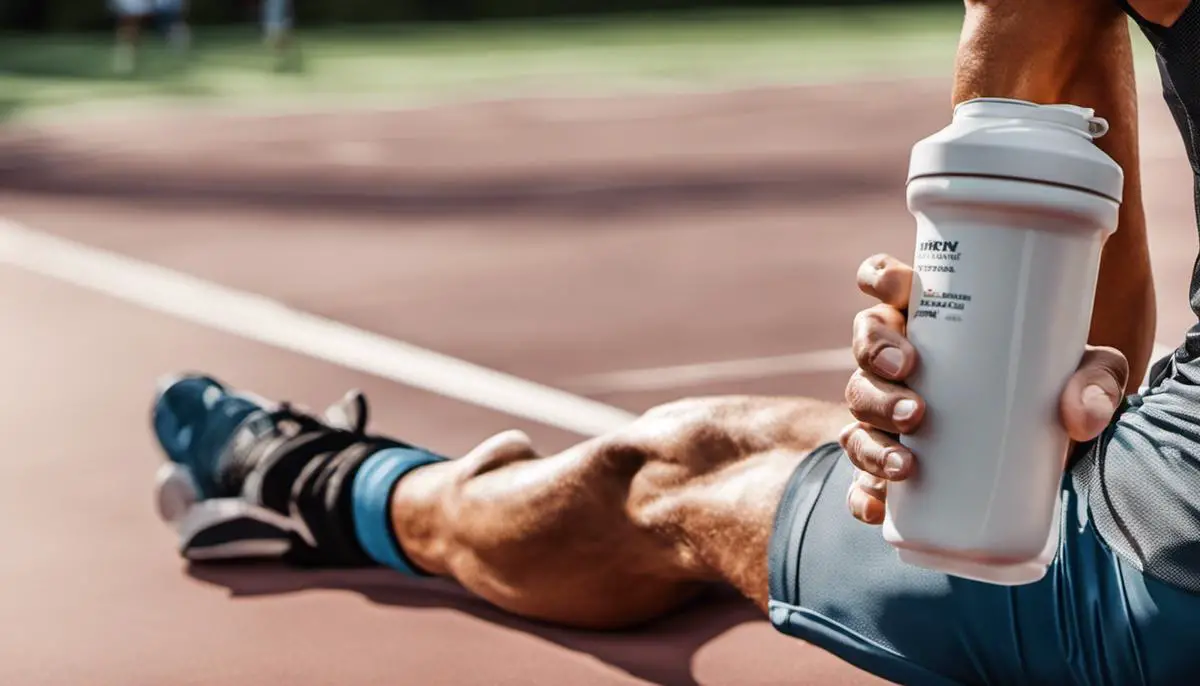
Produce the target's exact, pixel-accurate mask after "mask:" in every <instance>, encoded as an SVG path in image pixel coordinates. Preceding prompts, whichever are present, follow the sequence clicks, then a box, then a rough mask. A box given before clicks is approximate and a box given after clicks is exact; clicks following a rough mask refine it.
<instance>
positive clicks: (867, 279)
mask: <svg viewBox="0 0 1200 686" xmlns="http://www.w3.org/2000/svg"><path fill="white" fill-rule="evenodd" d="M858 280H859V281H860V282H862V283H864V284H866V285H867V286H870V287H871V288H874V287H875V284H876V283H877V282H878V281H879V270H878V269H876V268H875V265H874V264H871V263H870V262H863V263H862V265H861V266H860V267H859V268H858Z"/></svg>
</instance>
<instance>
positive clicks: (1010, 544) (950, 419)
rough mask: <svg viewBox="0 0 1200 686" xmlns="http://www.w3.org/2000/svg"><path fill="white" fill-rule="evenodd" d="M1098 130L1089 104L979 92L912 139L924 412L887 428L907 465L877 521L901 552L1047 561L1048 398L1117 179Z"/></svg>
mask: <svg viewBox="0 0 1200 686" xmlns="http://www.w3.org/2000/svg"><path fill="white" fill-rule="evenodd" d="M1107 130H1108V124H1107V122H1105V121H1104V120H1103V119H1100V118H1098V117H1095V116H1094V114H1093V112H1092V111H1091V110H1087V109H1083V108H1078V107H1073V106H1069V105H1035V104H1033V103H1029V102H1023V101H1018V100H1004V99H996V98H982V99H977V100H971V101H968V102H964V103H962V104H961V105H959V106H958V107H957V108H956V109H955V111H954V119H953V122H952V123H951V124H950V125H949V126H948V127H947V128H945V129H944V130H942V131H940V132H938V133H936V134H934V135H933V136H930V137H929V138H926V139H925V140H922V141H920V142H919V143H917V144H916V146H915V147H914V148H913V151H912V159H911V164H910V168H909V182H908V207H909V210H910V211H911V212H912V214H913V215H914V216H915V217H916V220H917V245H916V255H915V259H914V261H913V266H914V269H915V270H916V276H915V278H914V280H913V290H912V299H911V301H910V304H909V312H908V338H909V340H911V341H912V343H913V345H914V346H915V347H916V349H917V352H918V354H919V356H920V362H919V363H918V365H917V369H916V370H915V372H914V374H913V376H912V377H911V379H910V380H909V385H910V386H911V387H912V388H913V390H915V391H916V392H917V393H919V394H920V395H921V396H922V397H923V398H924V399H925V401H926V404H927V411H926V414H925V418H924V420H923V422H922V425H921V426H920V428H919V429H918V430H917V431H916V432H915V433H914V434H912V435H910V436H904V437H902V438H901V440H902V442H903V444H904V445H906V446H907V447H909V448H910V449H911V450H912V451H913V452H914V453H915V454H916V456H917V469H916V471H915V474H914V475H913V476H912V477H911V478H910V479H908V480H906V481H903V482H899V483H895V484H891V485H890V486H889V488H888V498H887V518H886V520H885V522H884V529H883V535H884V538H885V539H886V540H887V541H888V542H889V543H891V544H892V545H893V546H894V547H896V548H897V550H898V552H899V555H900V557H901V559H902V560H904V561H906V562H908V563H910V564H914V565H917V566H920V567H925V568H929V569H935V570H939V571H942V572H946V573H948V574H952V575H954V576H959V577H965V578H969V579H975V580H978V581H985V582H989V583H994V584H1001V585H1019V584H1025V583H1032V582H1034V581H1037V580H1038V579H1040V578H1042V577H1043V576H1044V575H1045V573H1046V568H1047V566H1048V565H1049V564H1050V562H1051V561H1052V560H1053V559H1054V555H1055V553H1056V552H1057V548H1058V541H1059V536H1058V521H1059V511H1060V509H1061V503H1060V491H1059V486H1060V482H1061V479H1062V476H1063V468H1064V461H1065V457H1066V450H1067V447H1068V443H1069V439H1068V437H1067V435H1066V432H1065V431H1064V429H1063V428H1062V424H1061V421H1060V419H1059V410H1058V407H1059V396H1060V394H1061V393H1062V390H1063V388H1064V386H1065V384H1066V382H1067V380H1068V378H1070V376H1071V374H1072V373H1073V372H1074V371H1075V369H1076V367H1077V366H1078V364H1079V361H1080V356H1081V354H1082V353H1083V350H1084V346H1085V344H1086V343H1087V335H1088V329H1089V323H1090V321H1091V314H1092V300H1093V297H1094V295H1095V289H1096V278H1097V273H1098V271H1099V265H1100V251H1101V247H1102V245H1103V243H1104V240H1105V238H1107V237H1108V236H1109V235H1111V234H1112V233H1113V231H1114V230H1115V229H1116V225H1117V211H1118V209H1119V205H1120V201H1121V190H1122V186H1123V180H1124V178H1123V174H1122V171H1121V168H1120V167H1119V166H1118V165H1117V164H1116V163H1115V162H1114V161H1113V160H1112V159H1111V158H1109V157H1108V156H1107V155H1105V154H1104V153H1103V152H1102V151H1101V150H1100V149H1099V148H1097V147H1096V146H1095V144H1094V143H1093V139H1094V138H1097V137H1100V136H1102V135H1104V134H1105V133H1106V132H1107Z"/></svg>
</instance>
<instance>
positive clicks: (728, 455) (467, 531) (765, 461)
mask: <svg viewBox="0 0 1200 686" xmlns="http://www.w3.org/2000/svg"><path fill="white" fill-rule="evenodd" d="M848 421H850V417H849V414H848V413H847V412H846V411H845V409H843V408H841V407H839V406H835V405H831V404H827V403H822V402H818V401H813V400H804V399H774V398H714V399H703V400H688V401H683V402H679V403H673V404H670V405H666V406H663V407H661V408H658V409H656V410H653V411H651V412H649V413H647V414H646V415H645V416H644V417H642V418H641V419H639V420H638V421H637V422H635V423H634V424H632V425H631V426H630V427H628V428H627V429H626V430H624V431H621V432H618V433H616V434H613V435H610V436H607V437H603V438H599V439H595V440H592V441H588V442H586V443H583V444H580V445H578V446H576V447H574V448H571V449H570V450H567V451H565V452H563V453H560V454H558V455H554V456H550V457H539V456H538V455H537V454H536V453H534V451H533V450H532V448H531V447H530V445H529V443H528V440H527V439H526V438H525V437H524V436H523V435H522V434H520V433H515V432H514V433H508V434H501V435H499V436H497V437H494V438H493V439H491V440H489V441H487V442H485V443H484V444H482V445H480V446H479V447H478V448H476V449H475V450H474V451H472V452H471V453H470V454H469V455H467V456H466V457H464V458H462V459H459V460H454V461H450V462H446V463H442V464H437V465H433V466H430V467H426V468H424V469H421V470H418V471H416V472H414V473H412V474H410V475H409V476H408V477H406V478H404V479H403V480H401V482H400V485H399V487H398V488H397V490H396V493H395V495H394V498H393V502H392V513H393V523H394V525H395V528H396V533H397V536H398V538H399V540H400V542H401V545H402V546H403V548H404V550H405V552H406V553H407V554H408V556H409V557H410V558H411V559H412V560H413V561H414V562H415V563H416V564H417V565H419V566H420V567H422V568H423V569H425V570H426V571H428V572H430V573H433V574H436V575H442V576H450V577H453V578H455V579H457V580H458V581H459V582H460V583H461V584H463V585H464V586H465V587H466V588H468V589H470V590H471V591H473V592H475V593H477V594H478V595H480V596H481V597H483V598H484V599H486V600H488V601H490V602H492V603H494V604H495V605H497V606H499V607H501V608H503V609H505V610H508V611H511V612H513V613H516V614H520V615H524V616H527V617H532V618H536V619H542V620H546V621H552V622H556V623H559V624H565V625H571V626H578V627H587V628H616V627H621V626H627V625H630V624H635V623H638V622H642V621H645V620H648V619H651V618H654V617H656V616H658V615H660V614H662V613H663V612H666V611H668V610H670V609H672V608H674V607H676V606H678V605H679V604H680V603H682V602H683V601H685V600H687V599H689V598H691V597H692V596H693V595H694V594H695V592H696V591H697V590H698V588H699V587H700V586H701V585H702V584H703V583H704V582H712V581H726V582H728V583H730V584H732V585H733V586H735V587H736V588H737V589H738V590H740V591H741V592H742V593H743V594H745V595H746V596H747V597H749V598H750V599H752V600H753V601H754V602H756V603H757V604H758V605H759V606H760V607H763V608H765V607H766V605H767V600H768V597H767V596H768V591H767V585H768V569H767V548H768V543H769V540H770V536H771V530H772V523H773V518H774V514H775V509H776V506H777V505H778V503H779V500H780V498H781V494H782V492H783V489H784V486H785V485H786V483H787V480H788V478H789V477H790V475H791V474H792V472H793V470H794V469H795V468H796V466H797V465H798V464H799V462H800V460H802V459H803V458H804V456H805V455H807V454H808V452H810V451H811V450H812V449H813V448H815V447H816V446H818V445H820V444H822V443H825V442H828V441H830V440H833V438H834V437H835V436H836V435H837V432H838V431H839V429H840V428H841V427H842V426H844V425H845V424H846V423H847V422H848Z"/></svg>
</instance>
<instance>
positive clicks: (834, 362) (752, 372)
mask: <svg viewBox="0 0 1200 686" xmlns="http://www.w3.org/2000/svg"><path fill="white" fill-rule="evenodd" d="M1173 350H1175V348H1174V347H1173V346H1169V345H1162V344H1161V343H1160V344H1156V345H1155V346H1154V351H1153V356H1152V357H1151V361H1152V362H1154V361H1157V360H1158V359H1159V358H1162V357H1164V356H1166V355H1169V354H1170V353H1171V352H1172V351H1173ZM857 366H858V365H857V364H856V363H855V361H854V353H853V352H852V351H851V349H850V348H834V349H831V350H815V351H812V352H807V353H796V354H794V355H778V356H774V357H752V358H747V359H743V360H725V361H722V362H708V363H699V364H685V365H679V366H675V367H655V368H649V369H629V370H625V371H620V372H608V373H605V374H593V375H590V376H584V377H579V378H576V379H573V380H571V381H569V382H567V383H565V384H564V385H566V386H568V387H570V388H573V389H575V390H577V391H579V392H580V393H619V392H636V391H661V390H668V389H672V388H686V387H689V386H699V385H701V384H705V383H714V382H731V381H752V380H755V379H766V378H771V377H775V376H784V375H789V376H792V375H799V374H817V373H820V372H850V371H853V370H854V369H855V368H856V367H857ZM1147 374H1149V372H1147Z"/></svg>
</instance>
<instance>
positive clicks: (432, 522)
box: [389, 462, 461, 576]
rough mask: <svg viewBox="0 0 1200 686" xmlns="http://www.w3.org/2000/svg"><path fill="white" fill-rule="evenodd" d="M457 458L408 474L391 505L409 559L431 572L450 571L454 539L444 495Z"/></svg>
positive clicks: (398, 487)
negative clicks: (450, 534) (447, 519)
mask: <svg viewBox="0 0 1200 686" xmlns="http://www.w3.org/2000/svg"><path fill="white" fill-rule="evenodd" d="M456 466H461V465H456V464H455V463H454V462H445V463H441V464H433V465H429V466H428V467H424V468H422V469H418V470H415V471H413V472H412V473H410V474H408V475H406V476H405V477H404V478H403V479H401V480H400V482H399V483H398V484H397V485H396V488H395V490H394V491H393V493H392V499H391V503H390V506H389V508H390V509H389V512H390V516H391V522H392V527H393V532H394V533H395V536H396V540H397V541H398V542H399V543H400V547H401V548H402V549H403V550H404V554H405V556H406V557H408V559H409V561H410V562H411V563H412V564H413V565H414V566H415V567H417V568H418V569H420V570H421V571H423V572H425V573H426V574H428V575H430V576H446V575H448V574H449V573H450V570H449V565H448V563H447V559H448V557H449V550H450V548H451V545H452V543H451V540H450V536H449V535H448V534H449V530H448V527H447V523H446V517H445V514H444V513H445V505H444V502H445V497H446V495H447V488H448V484H452V483H454V481H455V480H454V478H453V477H452V476H450V473H451V471H452V470H453V469H454V468H455V467H456Z"/></svg>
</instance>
